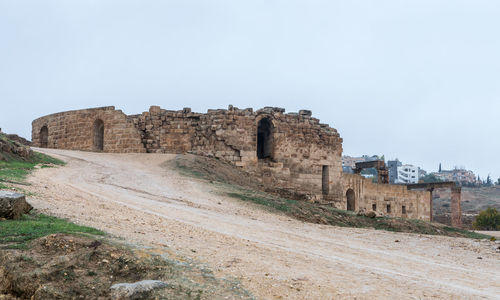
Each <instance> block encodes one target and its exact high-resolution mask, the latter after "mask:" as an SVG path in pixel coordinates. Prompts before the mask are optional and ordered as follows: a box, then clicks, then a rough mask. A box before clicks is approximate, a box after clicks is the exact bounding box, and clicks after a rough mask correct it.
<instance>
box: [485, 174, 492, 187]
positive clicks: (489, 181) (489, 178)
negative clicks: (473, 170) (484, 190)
mask: <svg viewBox="0 0 500 300" xmlns="http://www.w3.org/2000/svg"><path fill="white" fill-rule="evenodd" d="M484 185H485V186H492V185H493V181H491V177H490V174H488V177H486V182H485V183H484Z"/></svg>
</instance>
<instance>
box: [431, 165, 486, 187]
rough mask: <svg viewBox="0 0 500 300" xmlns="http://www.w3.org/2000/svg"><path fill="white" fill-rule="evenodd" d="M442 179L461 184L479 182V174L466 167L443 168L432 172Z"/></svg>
mask: <svg viewBox="0 0 500 300" xmlns="http://www.w3.org/2000/svg"><path fill="white" fill-rule="evenodd" d="M432 175H434V176H436V177H437V178H438V179H440V180H442V181H455V182H457V183H459V184H461V185H470V184H477V183H478V181H477V176H476V174H474V172H472V171H469V170H465V169H454V170H442V171H441V172H436V173H432Z"/></svg>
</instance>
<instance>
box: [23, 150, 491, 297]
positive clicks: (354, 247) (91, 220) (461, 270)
mask: <svg viewBox="0 0 500 300" xmlns="http://www.w3.org/2000/svg"><path fill="white" fill-rule="evenodd" d="M43 152H44V153H47V154H50V155H53V156H55V157H57V158H61V159H63V160H65V161H66V162H67V166H65V167H59V168H47V169H40V170H37V171H35V172H34V173H33V175H32V176H31V177H30V178H29V182H31V183H32V184H33V185H32V186H31V187H28V189H29V190H30V191H31V192H33V193H35V194H36V196H35V197H32V198H30V199H29V201H30V203H31V204H32V205H33V206H34V207H35V208H37V209H39V210H40V211H41V212H44V213H47V214H51V215H55V216H59V217H64V218H68V219H70V220H71V221H74V222H77V223H79V224H83V225H87V226H92V227H96V228H98V229H101V230H104V231H106V232H110V233H112V234H115V235H117V236H120V237H123V238H125V239H126V240H127V241H129V242H137V243H141V244H147V245H151V246H153V247H157V248H162V247H166V246H168V247H170V248H172V249H174V250H176V251H178V252H179V253H181V254H183V255H185V256H188V257H193V258H195V259H197V260H200V261H203V262H205V263H207V265H208V267H209V268H211V269H212V270H214V271H215V275H216V276H219V277H227V276H234V277H235V278H236V279H239V280H240V282H241V283H242V285H243V287H244V288H246V289H248V290H250V291H251V292H252V293H253V294H254V295H256V296H257V297H258V298H262V299H281V298H285V299H342V298H346V299H347V298H349V299H350V298H354V297H356V298H357V299H368V298H369V299H387V298H391V299H402V298H405V299H408V298H417V299H418V298H426V299H427V298H445V299H459V298H462V299H472V298H474V299H477V298H485V299H487V298H489V299H495V298H498V297H499V295H500V271H499V270H500V255H499V254H498V253H496V252H495V250H494V249H493V247H494V246H495V245H494V243H492V242H489V241H478V240H472V239H465V238H452V237H443V236H430V235H419V234H407V233H392V232H386V231H379V230H373V229H353V228H340V227H334V226H330V225H318V224H311V223H304V222H302V221H298V220H296V219H292V218H290V217H288V216H286V215H281V214H275V213H271V212H269V211H267V210H264V209H261V208H260V206H256V205H254V204H251V203H247V202H243V201H241V200H237V199H234V198H230V197H226V196H223V195H220V191H218V190H217V187H216V185H211V184H210V183H207V182H205V181H202V180H198V179H193V178H190V177H185V176H182V175H180V174H179V173H178V171H176V170H174V169H169V168H165V167H164V166H165V164H166V163H167V164H168V161H169V160H172V159H174V158H175V155H168V154H167V155H166V154H107V153H106V154H99V153H88V152H78V151H63V150H47V149H44V150H43Z"/></svg>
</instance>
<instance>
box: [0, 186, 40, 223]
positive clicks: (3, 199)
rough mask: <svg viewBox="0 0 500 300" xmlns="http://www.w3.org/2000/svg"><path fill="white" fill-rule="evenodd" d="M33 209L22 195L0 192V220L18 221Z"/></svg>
mask: <svg viewBox="0 0 500 300" xmlns="http://www.w3.org/2000/svg"><path fill="white" fill-rule="evenodd" d="M32 209H33V206H31V205H30V204H29V203H28V202H26V197H25V196H24V195H23V194H19V193H15V192H9V191H0V219H13V220H17V219H19V218H20V217H21V216H22V215H23V214H26V213H28V212H30V211H31V210H32Z"/></svg>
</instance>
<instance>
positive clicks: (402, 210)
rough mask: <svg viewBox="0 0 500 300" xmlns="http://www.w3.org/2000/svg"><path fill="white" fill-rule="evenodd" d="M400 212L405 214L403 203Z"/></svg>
mask: <svg viewBox="0 0 500 300" xmlns="http://www.w3.org/2000/svg"><path fill="white" fill-rule="evenodd" d="M401 212H402V213H403V214H406V206H404V205H403V207H401Z"/></svg>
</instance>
